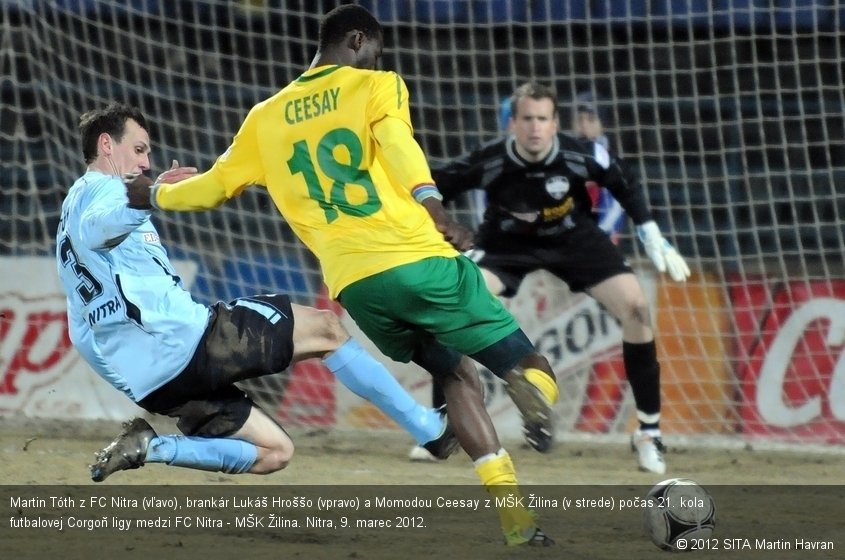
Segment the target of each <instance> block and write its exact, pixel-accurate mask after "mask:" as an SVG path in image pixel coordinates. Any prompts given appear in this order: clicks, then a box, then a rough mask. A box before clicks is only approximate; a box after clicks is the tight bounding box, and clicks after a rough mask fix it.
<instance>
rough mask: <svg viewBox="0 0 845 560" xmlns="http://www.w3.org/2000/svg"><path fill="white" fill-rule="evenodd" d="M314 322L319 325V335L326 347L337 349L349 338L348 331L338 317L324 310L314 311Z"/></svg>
mask: <svg viewBox="0 0 845 560" xmlns="http://www.w3.org/2000/svg"><path fill="white" fill-rule="evenodd" d="M316 313H317V315H316V320H317V322H318V323H319V325H320V328H319V331H318V332H319V334H320V336H321V337H323V338H325V339H326V341H327V343H328V345H329V346H332V347H333V348H332V349H334V348H337V347H338V346H340V345H341V344H343V343H344V342H346V340H347V339H348V338H349V331H347V330H346V327H344V326H343V324H342V323H341V322H340V317H338V316H337V315H335V314H334V313H332V312H331V311H326V310H324V309H319V310H316Z"/></svg>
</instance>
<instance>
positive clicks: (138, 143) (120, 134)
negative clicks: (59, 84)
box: [79, 103, 150, 177]
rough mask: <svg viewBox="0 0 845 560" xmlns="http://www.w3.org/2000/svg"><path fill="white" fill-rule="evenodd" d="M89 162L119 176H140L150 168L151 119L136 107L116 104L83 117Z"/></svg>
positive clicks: (82, 130) (81, 128) (85, 154)
mask: <svg viewBox="0 0 845 560" xmlns="http://www.w3.org/2000/svg"><path fill="white" fill-rule="evenodd" d="M79 132H80V134H81V136H82V156H83V157H84V158H85V163H87V164H92V163H100V164H101V165H100V167H103V168H104V170H108V171H109V172H111V173H114V174H115V175H118V176H120V177H123V176H125V175H131V174H138V173H141V172H143V171H146V170H147V169H149V168H150V135H149V133H148V132H147V120H146V119H145V118H144V114H143V113H141V111H140V110H139V109H137V108H135V107H131V106H129V105H124V104H123V103H112V104H110V105H108V106H106V107H104V108H102V109H95V110H93V111H88V112H87V113H85V114H83V115H82V116H81V117H79Z"/></svg>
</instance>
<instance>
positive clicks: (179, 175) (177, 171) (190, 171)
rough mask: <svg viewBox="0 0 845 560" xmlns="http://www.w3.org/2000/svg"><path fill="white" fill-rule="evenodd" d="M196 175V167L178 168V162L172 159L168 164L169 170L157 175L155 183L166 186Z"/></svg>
mask: <svg viewBox="0 0 845 560" xmlns="http://www.w3.org/2000/svg"><path fill="white" fill-rule="evenodd" d="M196 174H197V168H196V167H179V162H178V161H176V160H175V159H174V160H173V162H172V163H171V164H170V169H168V170H167V171H165V172H164V173H162V174H161V175H159V176H158V178H157V179H156V180H155V182H156V183H168V184H172V183H178V182H179V181H184V180H185V179H189V178H191V177H193V176H194V175H196Z"/></svg>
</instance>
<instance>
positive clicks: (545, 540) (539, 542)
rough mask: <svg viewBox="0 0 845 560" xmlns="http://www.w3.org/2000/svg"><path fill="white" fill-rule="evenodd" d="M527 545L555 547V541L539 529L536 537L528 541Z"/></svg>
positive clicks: (535, 532)
mask: <svg viewBox="0 0 845 560" xmlns="http://www.w3.org/2000/svg"><path fill="white" fill-rule="evenodd" d="M525 544H526V545H528V546H553V545H554V544H555V541H554V540H552V539H551V538H550V537H549V536H548V535H546V533H544V532H543V530H542V529H540V528H537V530H536V531H534V536H533V537H531V538H530V539H528V542H526V543H525Z"/></svg>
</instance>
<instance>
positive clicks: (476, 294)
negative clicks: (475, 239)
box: [338, 256, 519, 362]
mask: <svg viewBox="0 0 845 560" xmlns="http://www.w3.org/2000/svg"><path fill="white" fill-rule="evenodd" d="M338 299H339V300H340V303H341V305H343V307H344V308H345V309H346V310H347V311H348V312H349V315H350V316H351V317H352V318H353V319H354V320H355V322H356V323H357V324H358V326H359V327H360V328H361V330H362V331H364V333H365V334H366V335H367V336H368V337H369V338H370V340H372V341H373V342H374V343H375V345H376V346H378V348H379V349H380V350H381V351H382V352H384V354H385V355H386V356H389V357H390V358H392V359H394V360H396V361H398V362H409V361H410V360H411V358H412V357H413V355H414V352H415V351H416V350H417V348H418V347H419V346H420V345H421V344H422V343H423V341H425V340H428V339H430V337H432V336H433V337H434V338H435V339H436V340H437V341H438V342H439V343H440V344H442V345H443V346H446V347H447V348H451V349H452V350H455V351H457V352H459V353H461V354H464V355H471V354H475V353H476V352H479V351H480V350H484V349H485V348H487V347H489V346H491V345H493V344H494V343H496V342H499V341H500V340H502V339H504V338H505V337H507V336H508V335H509V334H511V333H513V332H515V331H517V330H518V329H519V325H517V323H516V320H515V319H514V318H513V316H512V315H511V314H510V312H508V310H507V309H505V307H504V306H503V305H502V302H501V301H499V299H498V298H497V297H496V296H494V295H493V294H491V293H490V291H489V290H488V289H487V286H486V285H485V284H484V278H483V277H482V276H481V271H480V270H479V268H478V266H477V265H476V264H475V263H474V262H472V261H471V260H469V259H468V258H466V257H464V256H459V257H430V258H426V259H423V260H421V261H417V262H414V263H411V264H406V265H402V266H397V267H395V268H391V269H390V270H386V271H384V272H380V273H378V274H375V275H373V276H369V277H367V278H364V279H362V280H358V281H357V282H354V283H352V284H350V285H349V286H347V287H346V288H344V289H343V291H342V292H341V293H340V296H339V297H338Z"/></svg>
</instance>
